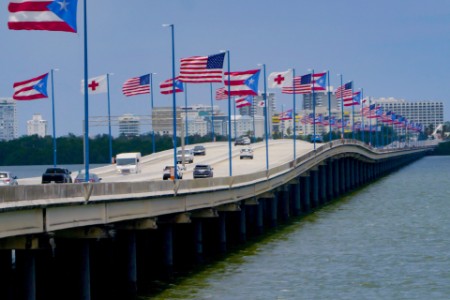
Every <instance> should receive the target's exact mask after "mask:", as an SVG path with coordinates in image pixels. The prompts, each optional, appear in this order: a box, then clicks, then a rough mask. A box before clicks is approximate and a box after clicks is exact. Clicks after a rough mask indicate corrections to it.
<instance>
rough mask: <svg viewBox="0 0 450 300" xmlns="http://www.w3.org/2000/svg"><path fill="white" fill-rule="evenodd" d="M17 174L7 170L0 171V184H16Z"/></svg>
mask: <svg viewBox="0 0 450 300" xmlns="http://www.w3.org/2000/svg"><path fill="white" fill-rule="evenodd" d="M18 184H19V183H18V182H17V176H15V175H13V174H12V173H11V172H8V171H0V186H3V185H18Z"/></svg>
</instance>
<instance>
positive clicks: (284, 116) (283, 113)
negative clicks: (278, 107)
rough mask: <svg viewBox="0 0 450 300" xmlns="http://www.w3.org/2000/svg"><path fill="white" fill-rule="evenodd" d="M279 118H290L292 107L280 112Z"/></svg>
mask: <svg viewBox="0 0 450 300" xmlns="http://www.w3.org/2000/svg"><path fill="white" fill-rule="evenodd" d="M280 120H281V121H283V120H292V109H288V110H287V111H284V112H282V113H281V114H280Z"/></svg>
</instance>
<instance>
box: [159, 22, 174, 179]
mask: <svg viewBox="0 0 450 300" xmlns="http://www.w3.org/2000/svg"><path fill="white" fill-rule="evenodd" d="M163 27H170V30H171V35H172V118H173V122H172V127H173V135H172V143H173V172H174V177H173V180H174V182H175V181H176V180H178V178H177V177H178V174H177V173H178V172H177V96H176V93H175V28H174V27H175V26H174V24H164V25H163Z"/></svg>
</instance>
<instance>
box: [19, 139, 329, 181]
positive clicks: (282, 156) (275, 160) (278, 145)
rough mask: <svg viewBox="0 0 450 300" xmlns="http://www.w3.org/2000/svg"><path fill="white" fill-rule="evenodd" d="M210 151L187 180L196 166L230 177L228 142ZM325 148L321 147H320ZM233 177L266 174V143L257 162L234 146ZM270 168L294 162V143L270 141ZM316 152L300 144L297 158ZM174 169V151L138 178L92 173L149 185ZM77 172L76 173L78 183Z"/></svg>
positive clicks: (146, 161)
mask: <svg viewBox="0 0 450 300" xmlns="http://www.w3.org/2000/svg"><path fill="white" fill-rule="evenodd" d="M201 145H203V146H205V148H206V155H204V156H195V158H194V162H193V163H192V164H185V171H184V172H183V179H192V178H193V169H194V166H195V165H196V164H209V165H211V166H212V167H213V168H214V177H226V176H229V173H230V171H229V162H228V157H229V152H228V142H214V143H202V144H201ZM320 145H321V144H319V143H317V144H316V147H319V146H320ZM194 146H195V145H186V146H185V148H186V149H188V148H193V147H194ZM231 147H232V148H231V149H232V175H241V174H246V173H253V172H258V171H263V170H265V169H266V144H265V141H263V142H259V143H255V144H251V145H250V146H249V147H251V148H252V149H253V151H254V156H253V157H254V158H253V159H242V160H241V159H240V157H239V152H240V149H241V148H243V147H247V146H234V144H232V146H231ZM268 148H269V168H272V167H275V166H277V165H280V164H283V163H286V162H289V161H291V160H293V158H294V155H293V150H294V146H293V141H292V140H270V141H269V147H268ZM313 149H314V144H312V143H309V142H305V141H299V140H297V141H296V152H297V157H298V156H301V155H303V154H306V153H307V152H309V151H312V150H313ZM168 165H173V149H171V150H166V151H162V152H158V153H155V154H151V155H147V156H144V157H142V158H141V172H140V173H138V174H127V175H122V174H118V173H117V171H116V168H115V165H108V166H103V167H100V168H95V169H92V170H91V171H90V172H91V173H95V174H97V175H98V176H99V177H101V178H102V182H123V181H145V180H162V177H163V169H164V167H165V166H168ZM76 175H77V172H73V173H72V178H73V179H74V178H75V177H76ZM40 183H41V177H33V178H23V179H19V184H28V185H32V184H40Z"/></svg>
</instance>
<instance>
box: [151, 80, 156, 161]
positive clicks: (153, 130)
mask: <svg viewBox="0 0 450 300" xmlns="http://www.w3.org/2000/svg"><path fill="white" fill-rule="evenodd" d="M153 74H156V73H150V105H151V107H152V115H153V108H154V106H153ZM152 148H153V149H152V153H155V152H156V144H155V129H154V127H153V117H152Z"/></svg>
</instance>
